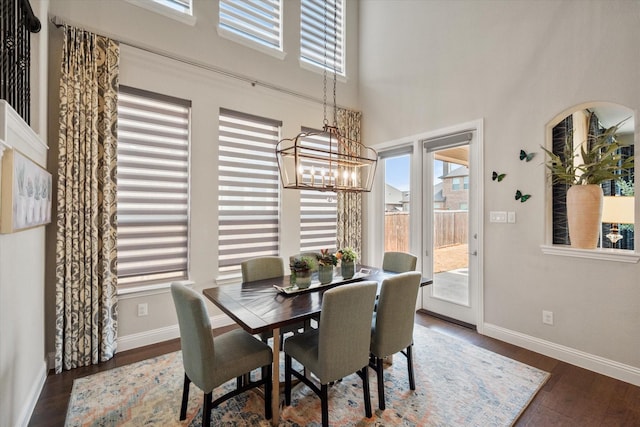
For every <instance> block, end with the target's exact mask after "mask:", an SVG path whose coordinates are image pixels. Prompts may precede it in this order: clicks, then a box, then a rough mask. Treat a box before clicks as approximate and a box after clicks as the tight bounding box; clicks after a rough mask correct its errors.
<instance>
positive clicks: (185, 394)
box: [180, 373, 191, 421]
mask: <svg viewBox="0 0 640 427" xmlns="http://www.w3.org/2000/svg"><path fill="white" fill-rule="evenodd" d="M189 384H191V380H190V379H189V377H188V376H187V374H186V373H185V374H184V386H183V387H182V405H181V406H180V421H182V420H185V419H186V418H187V404H188V403H189Z"/></svg>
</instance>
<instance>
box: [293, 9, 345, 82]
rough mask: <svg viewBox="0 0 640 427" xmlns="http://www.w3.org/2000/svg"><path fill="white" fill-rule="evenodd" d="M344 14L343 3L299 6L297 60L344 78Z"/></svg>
mask: <svg viewBox="0 0 640 427" xmlns="http://www.w3.org/2000/svg"><path fill="white" fill-rule="evenodd" d="M334 9H335V16H334ZM343 11H344V1H343V0H302V2H301V5H300V59H301V60H302V61H305V62H308V63H310V64H313V65H317V66H319V67H322V68H326V69H328V70H330V71H333V70H334V69H335V71H336V73H337V74H341V75H344V74H345V70H344V19H343ZM325 23H326V40H325ZM334 49H335V61H334ZM325 58H326V65H325Z"/></svg>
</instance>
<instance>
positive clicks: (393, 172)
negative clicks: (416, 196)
mask: <svg viewBox="0 0 640 427" xmlns="http://www.w3.org/2000/svg"><path fill="white" fill-rule="evenodd" d="M412 153H413V149H412V147H411V146H409V147H400V148H398V149H392V150H388V151H383V152H381V153H380V158H381V159H382V160H383V161H384V163H383V164H384V186H385V193H384V194H385V197H384V211H385V212H384V250H385V251H399V252H410V246H409V245H410V209H409V207H410V200H411V155H412Z"/></svg>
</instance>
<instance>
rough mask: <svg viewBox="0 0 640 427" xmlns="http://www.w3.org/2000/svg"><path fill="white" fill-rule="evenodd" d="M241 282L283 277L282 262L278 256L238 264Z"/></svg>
mask: <svg viewBox="0 0 640 427" xmlns="http://www.w3.org/2000/svg"><path fill="white" fill-rule="evenodd" d="M240 267H241V269H242V281H243V282H253V281H254V280H265V279H273V278H274V277H281V276H284V262H283V261H282V258H280V257H279V256H263V257H258V258H252V259H248V260H246V261H243V262H242V263H241V264H240Z"/></svg>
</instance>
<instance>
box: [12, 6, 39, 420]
mask: <svg viewBox="0 0 640 427" xmlns="http://www.w3.org/2000/svg"><path fill="white" fill-rule="evenodd" d="M47 4H48V1H47V0H43V1H40V2H38V3H35V4H33V10H34V13H35V14H36V16H38V17H42V16H43V15H44V16H46V8H47ZM41 21H43V22H42V31H41V32H40V33H35V34H32V35H31V62H32V67H31V77H30V80H31V127H29V126H28V125H27V124H26V123H24V121H22V119H20V117H19V116H18V115H17V114H15V112H13V113H14V114H11V113H10V116H11V117H12V118H13V119H14V120H13V121H14V123H16V124H18V123H19V124H18V125H17V126H16V127H14V126H12V127H11V129H8V133H7V134H6V135H4V136H3V137H0V139H5V136H6V141H4V142H5V143H7V144H8V145H10V146H11V147H13V148H15V149H17V150H19V151H20V152H22V153H23V154H25V155H26V156H28V157H29V158H31V159H32V160H34V161H35V162H36V163H38V164H39V165H41V166H43V167H46V165H47V146H46V141H47V138H46V129H47V116H46V102H45V100H46V94H47V87H46V75H47V62H46V57H47V46H48V43H47V37H46V33H47V24H46V22H44V21H45V20H44V19H41ZM0 121H1V120H0ZM0 145H1V143H0ZM49 227H50V226H47V227H36V228H32V229H28V230H24V231H20V232H17V233H12V234H0V426H23V425H27V423H28V421H29V418H30V417H31V412H32V410H33V408H34V406H35V404H36V401H37V399H38V396H39V394H40V390H41V387H42V385H43V384H44V380H45V377H46V358H45V309H44V307H45V296H44V295H45V272H44V266H45V256H46V255H45V229H46V228H49Z"/></svg>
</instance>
